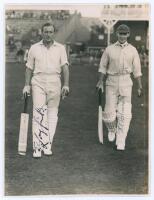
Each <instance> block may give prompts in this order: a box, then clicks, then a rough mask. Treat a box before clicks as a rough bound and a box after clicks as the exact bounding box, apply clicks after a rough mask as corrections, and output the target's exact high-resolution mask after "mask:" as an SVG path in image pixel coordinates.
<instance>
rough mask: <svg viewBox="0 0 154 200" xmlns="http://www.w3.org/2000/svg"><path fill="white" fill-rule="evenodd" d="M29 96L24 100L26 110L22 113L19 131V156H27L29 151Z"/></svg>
mask: <svg viewBox="0 0 154 200" xmlns="http://www.w3.org/2000/svg"><path fill="white" fill-rule="evenodd" d="M28 98H29V97H28V96H26V98H25V99H24V110H23V113H21V118H20V130H19V140H18V154H20V155H26V150H27V136H28V122H29V114H28V112H27V107H28Z"/></svg>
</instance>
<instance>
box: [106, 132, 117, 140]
mask: <svg viewBox="0 0 154 200" xmlns="http://www.w3.org/2000/svg"><path fill="white" fill-rule="evenodd" d="M115 136H116V133H115V132H109V133H108V140H109V142H113V141H114V140H115Z"/></svg>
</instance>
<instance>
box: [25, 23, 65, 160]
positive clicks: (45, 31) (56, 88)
mask: <svg viewBox="0 0 154 200" xmlns="http://www.w3.org/2000/svg"><path fill="white" fill-rule="evenodd" d="M61 72H62V73H63V77H64V85H63V87H62V89H61ZM31 88H32V99H33V120H32V133H33V150H34V152H33V157H37V158H38V157H41V155H42V154H41V153H42V152H44V154H46V155H52V150H51V146H52V142H53V137H54V134H55V131H56V126H57V121H58V107H59V102H60V97H61V95H62V98H64V97H65V96H67V95H68V93H69V68H68V59H67V54H66V50H65V47H64V46H63V45H62V44H60V43H58V42H56V41H55V40H54V26H53V25H52V24H50V23H46V24H44V25H43V26H42V40H41V41H40V42H38V43H36V44H34V45H32V46H31V48H30V50H29V53H28V60H27V63H26V73H25V87H24V89H23V94H24V96H25V95H27V94H29V93H30V89H31ZM46 113H47V114H46Z"/></svg>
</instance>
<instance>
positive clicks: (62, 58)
mask: <svg viewBox="0 0 154 200" xmlns="http://www.w3.org/2000/svg"><path fill="white" fill-rule="evenodd" d="M65 64H67V65H69V63H68V59H67V53H66V49H65V47H64V46H62V47H61V56H60V65H61V66H63V65H65Z"/></svg>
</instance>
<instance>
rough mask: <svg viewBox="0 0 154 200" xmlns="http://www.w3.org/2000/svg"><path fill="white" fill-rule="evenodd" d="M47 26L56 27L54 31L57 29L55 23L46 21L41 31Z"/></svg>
mask: <svg viewBox="0 0 154 200" xmlns="http://www.w3.org/2000/svg"><path fill="white" fill-rule="evenodd" d="M46 26H52V27H53V28H54V31H55V27H54V25H53V24H52V23H49V22H48V23H45V24H43V26H42V28H41V31H42V32H43V29H44V27H46Z"/></svg>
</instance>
